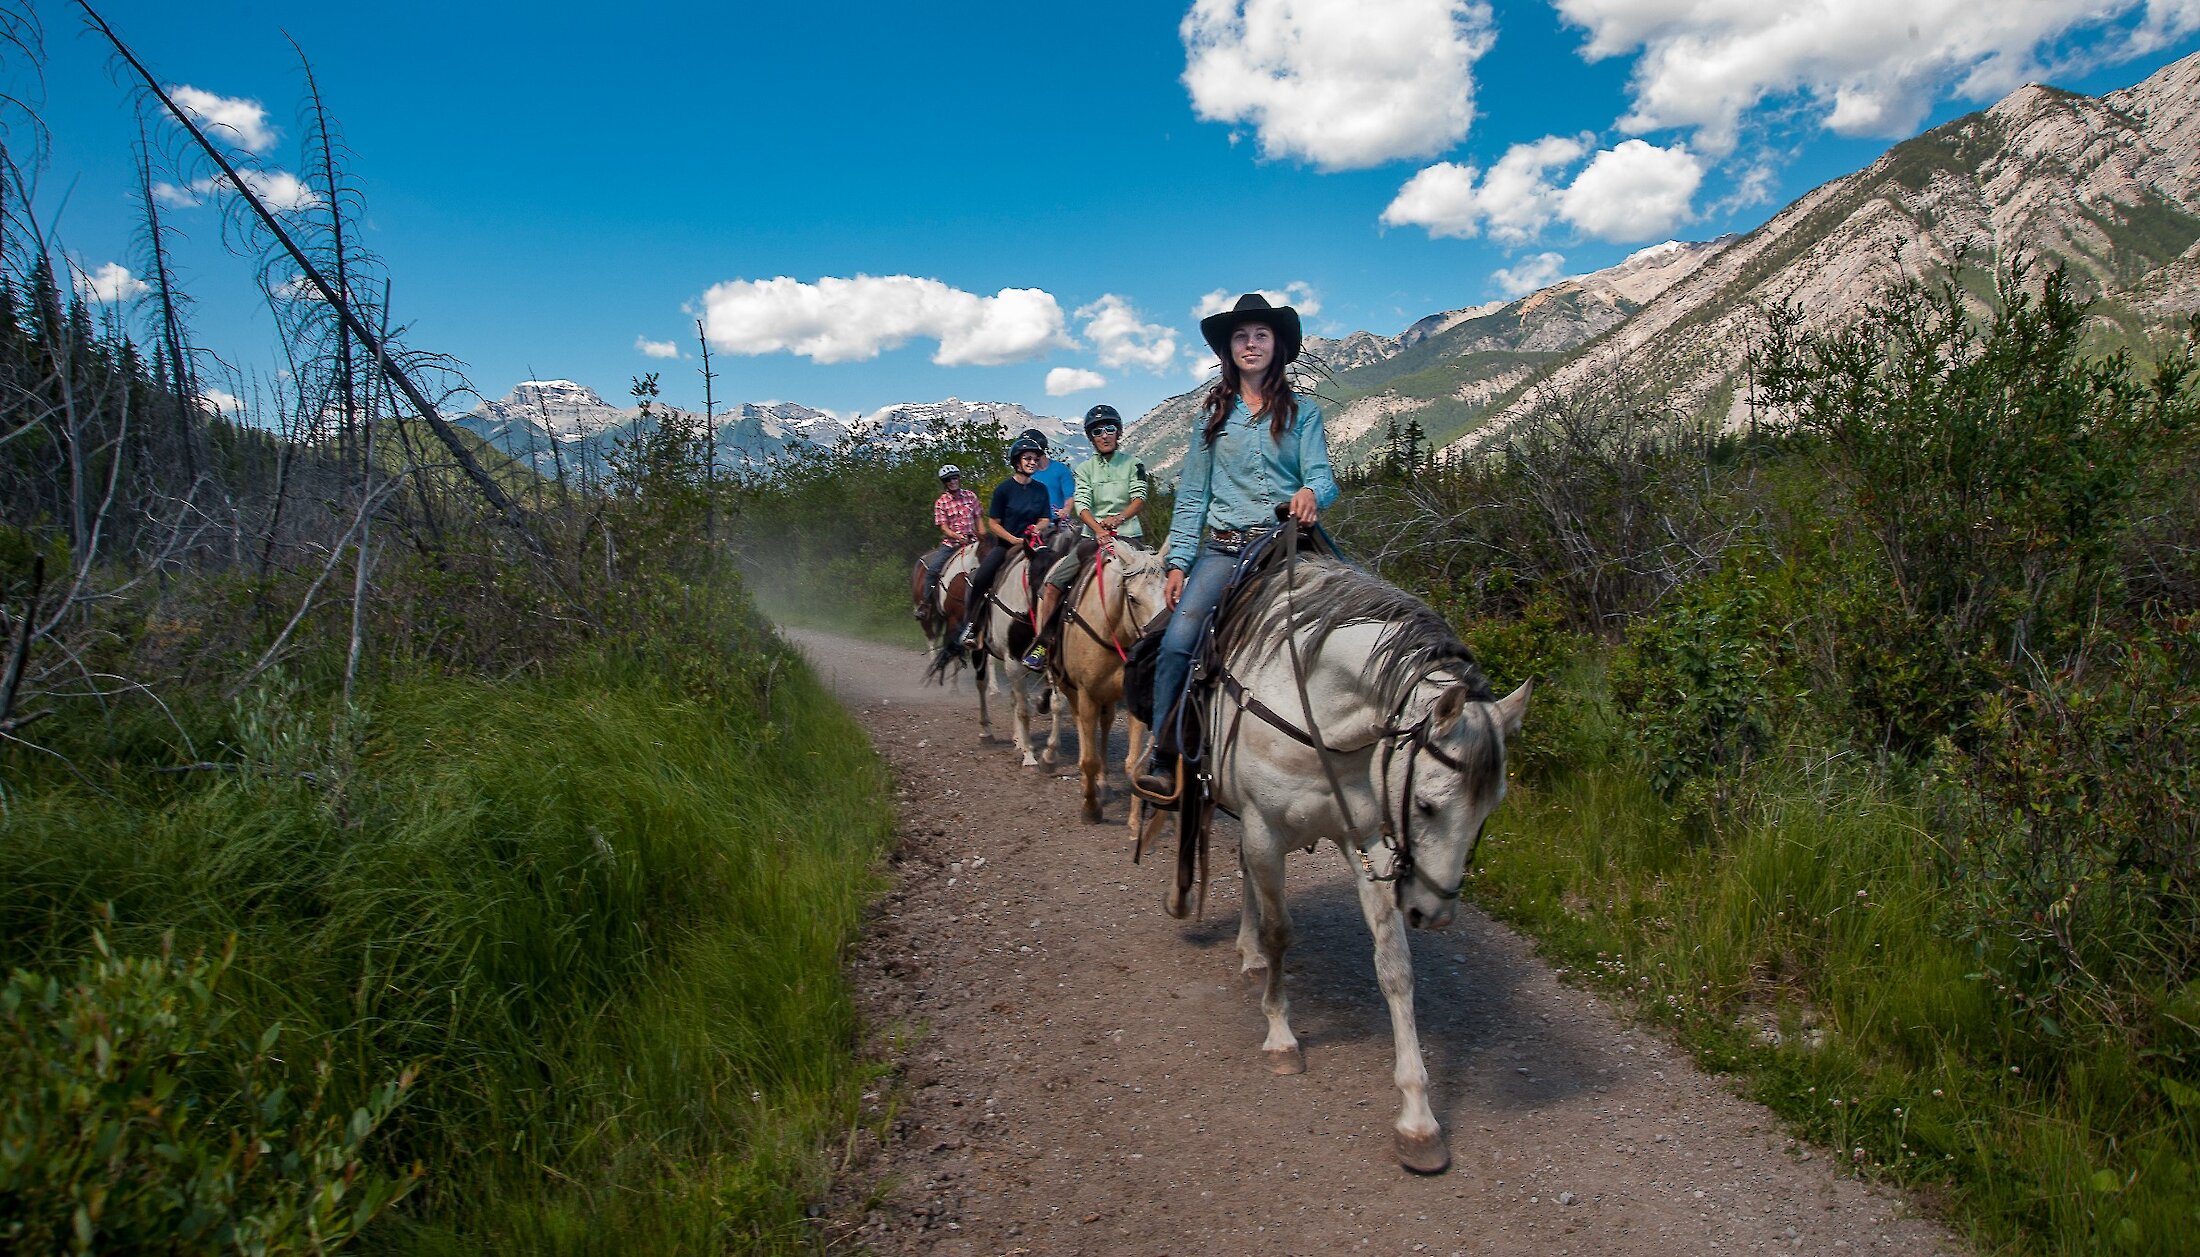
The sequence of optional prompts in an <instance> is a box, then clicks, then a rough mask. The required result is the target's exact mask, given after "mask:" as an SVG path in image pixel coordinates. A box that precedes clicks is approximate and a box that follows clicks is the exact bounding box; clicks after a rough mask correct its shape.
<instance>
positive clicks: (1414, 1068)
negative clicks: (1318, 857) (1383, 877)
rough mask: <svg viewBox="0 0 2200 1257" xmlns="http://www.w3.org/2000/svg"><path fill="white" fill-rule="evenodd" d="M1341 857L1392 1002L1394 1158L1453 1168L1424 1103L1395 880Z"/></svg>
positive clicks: (1424, 1167)
mask: <svg viewBox="0 0 2200 1257" xmlns="http://www.w3.org/2000/svg"><path fill="white" fill-rule="evenodd" d="M1344 860H1345V868H1346V870H1347V871H1348V872H1350V874H1351V876H1352V881H1353V883H1354V884H1355V885H1357V886H1358V887H1359V888H1360V915H1362V916H1364V917H1366V918H1367V929H1368V933H1369V934H1371V935H1373V936H1374V939H1375V980H1376V982H1377V983H1378V984H1380V985H1381V987H1382V988H1383V1000H1384V1002H1385V1003H1387V1004H1389V1005H1390V1035H1391V1047H1392V1050H1393V1052H1394V1053H1395V1058H1396V1059H1395V1061H1394V1065H1393V1069H1392V1076H1393V1078H1394V1079H1395V1081H1396V1082H1397V1084H1398V1093H1399V1095H1401V1096H1402V1097H1403V1103H1401V1104H1400V1105H1399V1106H1398V1120H1397V1121H1396V1122H1395V1123H1394V1124H1393V1126H1392V1135H1393V1138H1394V1141H1395V1143H1396V1145H1397V1151H1398V1163H1399V1164H1400V1165H1403V1166H1404V1167H1406V1168H1407V1169H1409V1170H1411V1171H1413V1172H1414V1173H1416V1174H1441V1173H1443V1172H1444V1171H1445V1170H1447V1169H1449V1168H1451V1149H1450V1148H1449V1147H1448V1146H1446V1144H1445V1142H1444V1130H1443V1127H1441V1126H1439V1125H1437V1123H1436V1114H1435V1113H1434V1112H1432V1111H1431V1110H1430V1109H1429V1105H1428V1067H1427V1066H1426V1065H1424V1064H1422V1062H1421V1035H1420V1031H1419V1030H1418V1029H1417V1028H1416V1027H1415V1026H1414V1022H1413V953H1412V950H1411V949H1410V948H1409V947H1408V946H1407V945H1406V925H1405V921H1404V919H1403V918H1402V917H1400V916H1399V914H1398V906H1397V904H1396V903H1395V902H1394V901H1393V895H1392V887H1393V883H1390V882H1374V881H1370V880H1368V878H1366V877H1365V876H1363V875H1362V874H1361V870H1360V867H1359V860H1358V858H1357V857H1356V856H1354V855H1353V853H1352V852H1350V851H1345V852H1344Z"/></svg>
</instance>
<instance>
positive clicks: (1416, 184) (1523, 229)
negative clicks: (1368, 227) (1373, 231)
mask: <svg viewBox="0 0 2200 1257" xmlns="http://www.w3.org/2000/svg"><path fill="white" fill-rule="evenodd" d="M1588 151H1589V150H1588V144H1587V143H1586V141H1585V140H1582V139H1569V138H1567V137H1565V136H1561V135H1548V136H1545V137H1543V138H1542V139H1540V140H1536V141H1533V142H1532V143H1528V144H1515V145H1513V146H1512V147H1511V148H1508V149H1506V150H1505V155H1504V156H1503V157H1500V158H1498V159H1497V163H1496V164H1495V165H1493V166H1491V167H1490V169H1489V172H1488V173H1487V174H1483V173H1481V172H1479V171H1477V170H1476V169H1475V168H1474V167H1473V166H1468V165H1460V164H1458V163H1456V162H1438V163H1437V164H1436V165H1433V166H1430V167H1429V168H1427V169H1426V170H1423V171H1421V172H1420V173H1419V174H1417V175H1415V176H1413V177H1412V178H1411V179H1408V180H1406V183H1405V186H1404V187H1402V188H1400V189H1398V195H1397V197H1396V198H1394V199H1393V200H1392V201H1391V203H1390V205H1389V206H1388V207H1387V208H1385V209H1384V210H1383V223H1384V224H1385V225H1386V226H1391V227H1404V226H1414V227H1421V228H1425V229H1426V230H1427V231H1428V234H1429V235H1431V236H1450V237H1453V238H1454V239H1460V240H1465V239H1470V238H1472V237H1473V236H1476V235H1478V234H1480V233H1481V231H1482V230H1483V229H1484V227H1485V226H1486V227H1487V228H1488V230H1489V233H1490V238H1491V239H1493V240H1497V241H1499V242H1501V243H1504V244H1525V243H1527V242H1528V241H1530V240H1533V239H1535V238H1536V237H1537V236H1539V235H1541V234H1542V232H1543V228H1544V227H1545V226H1547V225H1548V224H1549V223H1550V221H1551V219H1552V217H1553V216H1555V215H1556V214H1557V213H1558V203H1559V197H1560V193H1559V189H1558V188H1556V187H1555V186H1553V184H1552V183H1551V171H1552V170H1554V169H1559V168H1563V167H1566V166H1570V165H1572V164H1573V163H1575V162H1577V161H1579V160H1581V156H1582V154H1584V153H1586V152H1588Z"/></svg>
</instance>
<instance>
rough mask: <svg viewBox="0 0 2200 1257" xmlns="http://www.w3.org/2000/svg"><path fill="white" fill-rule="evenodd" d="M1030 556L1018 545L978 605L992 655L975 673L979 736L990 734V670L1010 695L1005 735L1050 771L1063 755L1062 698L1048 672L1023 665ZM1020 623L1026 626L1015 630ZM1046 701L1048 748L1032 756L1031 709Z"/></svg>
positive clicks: (1030, 761) (1027, 763)
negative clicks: (987, 683) (987, 711)
mask: <svg viewBox="0 0 2200 1257" xmlns="http://www.w3.org/2000/svg"><path fill="white" fill-rule="evenodd" d="M1028 560H1029V556H1028V555H1027V554H1026V552H1025V551H1024V550H1023V548H1022V547H1020V546H1019V547H1018V548H1017V552H1016V553H1015V554H1012V555H1010V556H1009V558H1008V561H1007V562H1005V563H1003V564H1001V571H1000V575H999V576H998V577H996V578H995V579H994V581H993V591H992V594H991V596H990V597H989V598H988V599H987V600H986V605H985V606H984V607H983V608H982V613H983V615H984V620H983V623H984V625H985V634H984V637H983V641H984V648H985V653H986V654H987V655H988V656H989V657H990V659H991V663H990V665H988V664H987V663H986V662H985V661H984V660H981V661H979V662H980V668H979V676H978V712H979V721H980V728H979V736H980V737H991V736H992V731H991V728H990V725H989V724H987V722H986V715H985V680H986V678H985V674H986V673H987V672H991V673H992V674H993V678H994V681H995V683H996V684H998V685H999V686H1000V687H1001V688H1003V689H1006V690H1007V691H1008V695H1009V735H1010V737H1011V739H1012V740H1013V741H1014V742H1015V744H1016V751H1017V753H1018V754H1020V755H1022V756H1023V759H1024V767H1026V768H1034V767H1039V766H1041V765H1042V764H1043V765H1044V766H1045V768H1046V769H1047V770H1048V771H1049V772H1051V771H1053V769H1054V766H1055V763H1056V762H1057V761H1058V760H1059V759H1060V758H1061V751H1062V704H1061V703H1060V702H1058V701H1054V699H1055V698H1056V697H1058V696H1055V695H1053V694H1052V693H1051V690H1052V686H1053V681H1052V679H1051V678H1049V677H1047V676H1045V675H1043V674H1040V673H1036V672H1033V671H1032V670H1031V669H1029V668H1026V667H1025V666H1024V665H1023V651H1024V649H1025V648H1026V647H1027V646H1029V644H1030V637H1029V636H1028V632H1029V627H1030V622H1031V606H1032V601H1033V598H1034V595H1035V594H1036V593H1037V591H1036V590H1033V589H1030V588H1028V585H1029V577H1030V575H1031V564H1030V562H1029V561H1028ZM1019 626H1021V627H1022V628H1023V629H1024V631H1023V632H1018V631H1017V630H1018V628H1019ZM1040 697H1046V698H1047V699H1048V703H1047V719H1048V727H1047V743H1046V754H1045V756H1044V757H1041V758H1034V757H1033V755H1032V753H1031V709H1032V707H1033V705H1034V703H1035V702H1036V701H1037V700H1038V699H1039V698H1040Z"/></svg>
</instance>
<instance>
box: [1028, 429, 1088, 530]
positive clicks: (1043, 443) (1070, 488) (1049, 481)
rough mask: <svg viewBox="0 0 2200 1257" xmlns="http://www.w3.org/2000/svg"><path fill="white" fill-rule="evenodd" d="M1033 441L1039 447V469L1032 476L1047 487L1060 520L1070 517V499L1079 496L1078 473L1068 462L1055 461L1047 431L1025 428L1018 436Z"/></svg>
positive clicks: (1055, 513) (1051, 506)
mask: <svg viewBox="0 0 2200 1257" xmlns="http://www.w3.org/2000/svg"><path fill="white" fill-rule="evenodd" d="M1016 439H1017V440H1019V441H1031V442H1033V443H1035V444H1037V445H1038V447H1039V470H1037V471H1035V472H1032V473H1031V478H1032V479H1033V480H1036V481H1038V482H1039V483H1040V484H1043V485H1045V486H1046V487H1047V505H1048V508H1049V509H1051V510H1052V511H1053V512H1054V517H1055V518H1056V519H1058V520H1067V519H1068V518H1070V513H1069V512H1070V505H1069V504H1070V500H1071V499H1073V498H1075V497H1076V496H1077V474H1076V473H1075V472H1073V471H1071V470H1070V469H1069V465H1068V464H1066V463H1058V462H1055V461H1054V459H1053V457H1052V456H1051V455H1049V454H1048V453H1047V438H1046V433H1044V432H1041V431H1039V430H1038V429H1037V428H1025V429H1024V430H1023V432H1022V434H1021V435H1019V436H1018V437H1017V438H1016Z"/></svg>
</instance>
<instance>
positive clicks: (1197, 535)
mask: <svg viewBox="0 0 2200 1257" xmlns="http://www.w3.org/2000/svg"><path fill="white" fill-rule="evenodd" d="M1199 332H1200V335H1201V336H1203V337H1205V338H1206V340H1207V344H1208V346H1209V347H1210V348H1212V349H1213V350H1214V351H1215V356H1216V357H1217V358H1220V359H1221V360H1222V377H1221V378H1220V379H1219V380H1217V381H1216V382H1215V386H1214V387H1213V388H1211V389H1209V390H1208V391H1207V398H1206V401H1205V402H1204V404H1203V405H1202V406H1201V411H1200V420H1201V422H1200V426H1199V427H1197V428H1195V429H1194V430H1193V432H1192V435H1191V447H1190V449H1189V451H1188V452H1187V453H1186V454H1185V457H1184V470H1183V473H1182V475H1181V476H1180V477H1179V478H1178V480H1177V486H1176V509H1175V514H1174V516H1173V517H1172V518H1171V520H1170V524H1169V549H1168V556H1169V557H1168V564H1169V577H1168V585H1167V595H1168V600H1169V605H1170V606H1171V607H1173V608H1175V612H1174V614H1173V615H1172V616H1171V617H1170V620H1169V627H1168V629H1167V630H1166V631H1165V632H1164V633H1163V635H1162V638H1161V655H1160V658H1159V659H1158V660H1156V662H1155V665H1154V685H1153V711H1154V720H1155V722H1156V725H1157V728H1156V729H1155V733H1156V735H1157V736H1156V737H1155V738H1154V749H1153V758H1152V760H1151V762H1150V763H1149V764H1148V766H1147V768H1146V771H1145V772H1143V773H1141V774H1139V778H1138V786H1139V789H1140V790H1142V791H1144V792H1146V793H1148V794H1150V795H1152V796H1155V797H1157V798H1169V797H1174V795H1175V791H1176V758H1177V755H1176V746H1175V743H1174V732H1173V725H1172V723H1171V721H1170V720H1169V715H1170V712H1171V711H1172V709H1174V708H1175V706H1176V701H1177V698H1178V696H1179V695H1181V694H1182V693H1183V691H1184V682H1185V678H1186V677H1187V676H1188V675H1189V673H1190V672H1191V667H1192V654H1193V652H1194V651H1196V650H1197V649H1198V648H1199V640H1200V636H1201V634H1202V633H1203V632H1204V631H1205V630H1206V626H1207V621H1208V619H1209V617H1211V616H1212V615H1213V614H1214V609H1215V604H1216V603H1217V602H1219V601H1221V598H1222V591H1223V587H1224V586H1226V585H1228V584H1229V583H1230V578H1231V577H1232V576H1233V575H1235V574H1236V572H1237V568H1238V563H1239V561H1240V556H1241V554H1242V553H1243V551H1244V549H1245V544H1246V542H1247V541H1248V540H1249V539H1250V538H1251V537H1252V536H1253V535H1256V534H1258V533H1261V532H1264V531H1266V530H1268V529H1271V528H1273V527H1275V526H1276V510H1277V508H1278V507H1281V508H1283V509H1284V510H1286V511H1287V512H1288V513H1289V515H1290V517H1291V518H1293V519H1295V520H1297V521H1298V522H1299V523H1300V524H1301V525H1308V526H1310V525H1312V524H1313V523H1314V522H1315V521H1316V520H1318V519H1319V518H1320V516H1321V512H1322V511H1323V510H1326V509H1327V508H1328V507H1329V506H1330V505H1332V504H1333V503H1335V502H1336V500H1337V479H1336V477H1335V475H1334V474H1332V473H1331V471H1330V467H1329V437H1328V434H1327V433H1326V432H1325V431H1324V430H1323V427H1322V412H1321V408H1320V407H1319V406H1316V405H1314V404H1313V403H1312V402H1302V401H1300V400H1299V398H1298V395H1297V394H1296V393H1295V392H1294V391H1293V390H1292V388H1291V380H1290V377H1289V376H1288V375H1286V374H1285V369H1286V368H1287V367H1289V366H1290V364H1291V362H1292V361H1293V360H1294V359H1296V358H1297V357H1298V356H1299V345H1300V342H1301V340H1302V339H1303V338H1302V335H1301V332H1300V328H1299V312H1298V311H1297V310H1295V309H1293V308H1291V307H1290V306H1270V305H1269V304H1268V300H1267V298H1265V297H1263V296H1261V295H1260V294H1259V293H1248V294H1246V295H1245V296H1243V297H1240V298H1238V303H1237V306H1236V307H1235V308H1234V309H1231V310H1226V311H1224V312H1222V313H1220V314H1214V315H1209V316H1208V317H1207V318H1204V319H1201V320H1200V323H1199Z"/></svg>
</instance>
